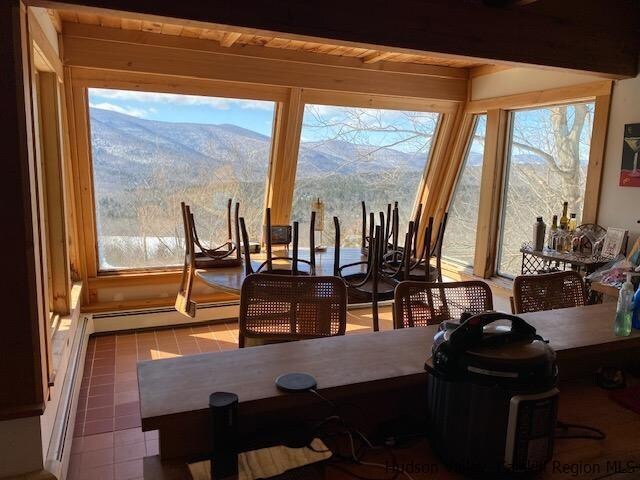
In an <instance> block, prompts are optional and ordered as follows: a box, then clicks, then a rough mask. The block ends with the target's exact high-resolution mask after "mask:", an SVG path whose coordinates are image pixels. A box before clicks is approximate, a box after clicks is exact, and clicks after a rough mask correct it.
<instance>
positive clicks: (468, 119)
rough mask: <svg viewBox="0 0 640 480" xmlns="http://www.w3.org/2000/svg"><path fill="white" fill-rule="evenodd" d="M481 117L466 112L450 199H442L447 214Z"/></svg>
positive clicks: (452, 168) (469, 266) (458, 145)
mask: <svg viewBox="0 0 640 480" xmlns="http://www.w3.org/2000/svg"><path fill="white" fill-rule="evenodd" d="M480 115H485V114H483V113H468V112H465V116H464V119H463V122H462V125H461V127H460V131H459V132H458V138H457V140H456V147H455V149H454V153H453V155H452V166H451V170H450V173H449V175H450V176H451V177H452V179H450V180H448V182H447V184H450V185H451V186H450V191H449V194H448V197H444V196H443V197H442V198H443V199H445V198H446V200H443V201H446V203H445V210H446V211H447V212H448V211H449V208H450V207H451V202H452V201H453V198H454V195H455V192H456V188H457V186H458V182H459V181H460V176H461V175H462V170H463V169H464V166H465V162H466V158H467V155H468V154H469V150H470V149H471V144H472V143H473V134H474V132H475V130H476V126H477V124H478V117H479V116H480ZM454 167H455V168H454ZM483 170H484V161H483ZM481 175H482V174H481ZM478 209H479V207H478ZM474 254H475V249H474ZM442 263H443V264H448V265H451V266H452V267H453V266H455V265H457V266H458V267H460V268H469V269H473V265H466V264H463V263H461V262H456V261H455V260H445V259H444V258H443V259H442Z"/></svg>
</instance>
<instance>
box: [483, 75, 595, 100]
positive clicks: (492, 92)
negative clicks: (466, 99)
mask: <svg viewBox="0 0 640 480" xmlns="http://www.w3.org/2000/svg"><path fill="white" fill-rule="evenodd" d="M595 80H602V78H599V77H594V76H592V75H583V74H578V73H569V72H559V71H555V70H542V69H533V68H510V69H508V70H502V71H500V72H496V73H492V74H489V75H481V76H479V77H475V78H474V79H473V81H472V84H471V99H472V100H480V99H484V98H492V97H503V96H505V95H515V94H517V93H525V92H533V91H536V90H546V89H548V88H559V87H567V86H569V85H579V84H581V83H589V82H593V81H595Z"/></svg>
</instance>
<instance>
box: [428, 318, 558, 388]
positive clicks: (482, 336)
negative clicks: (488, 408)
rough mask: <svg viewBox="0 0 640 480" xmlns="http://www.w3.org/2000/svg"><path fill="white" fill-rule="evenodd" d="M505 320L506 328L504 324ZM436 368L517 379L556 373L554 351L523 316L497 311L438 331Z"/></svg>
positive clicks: (525, 379) (434, 346)
mask: <svg viewBox="0 0 640 480" xmlns="http://www.w3.org/2000/svg"><path fill="white" fill-rule="evenodd" d="M505 321H506V322H508V323H509V324H510V325H509V326H508V327H507V326H506V325H504V323H505ZM432 353H433V358H434V368H435V370H437V371H439V372H441V373H443V374H446V375H456V376H458V375H464V376H468V375H471V376H484V377H485V378H489V377H491V378H493V379H496V378H501V379H503V380H508V379H511V380H510V381H516V382H518V383H520V382H530V381H533V382H536V383H537V382H538V381H540V380H542V381H545V380H546V379H551V378H554V377H555V376H556V366H555V353H554V351H553V349H552V348H551V347H550V346H549V345H548V344H547V343H546V342H545V341H544V340H543V339H542V338H541V337H540V336H539V335H537V334H536V330H535V328H534V327H533V326H531V325H529V324H527V323H526V322H525V321H524V320H523V319H521V318H519V317H515V316H513V315H508V314H503V313H499V312H489V313H483V314H479V315H476V316H473V317H470V318H468V319H467V320H466V321H464V322H463V323H461V324H460V325H459V326H458V327H457V328H451V329H446V330H445V331H441V332H439V333H438V334H437V335H436V337H435V338H434V344H433V348H432Z"/></svg>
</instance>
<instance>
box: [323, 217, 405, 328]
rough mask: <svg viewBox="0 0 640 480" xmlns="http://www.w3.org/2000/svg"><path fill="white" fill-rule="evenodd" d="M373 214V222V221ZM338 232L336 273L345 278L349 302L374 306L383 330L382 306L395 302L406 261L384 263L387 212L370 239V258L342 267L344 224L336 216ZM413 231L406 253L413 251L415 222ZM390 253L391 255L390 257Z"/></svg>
mask: <svg viewBox="0 0 640 480" xmlns="http://www.w3.org/2000/svg"><path fill="white" fill-rule="evenodd" d="M373 219H374V217H373V214H372V216H371V222H373ZM333 224H334V230H335V248H334V254H333V274H334V276H335V277H338V278H340V279H342V280H343V281H344V282H345V284H346V285H347V290H348V294H349V303H371V311H372V317H373V322H372V323H373V331H374V332H377V331H379V330H380V319H379V311H378V303H379V301H380V300H391V299H392V298H393V291H394V290H395V288H396V285H397V284H398V282H399V279H398V278H399V277H401V276H402V271H403V268H404V267H405V265H406V262H403V261H402V258H400V261H399V262H397V263H398V264H397V265H396V264H393V265H389V264H387V263H385V261H384V256H385V254H384V251H385V245H384V244H385V243H386V242H387V233H386V230H385V220H384V213H382V212H381V215H380V224H379V225H376V226H375V229H374V233H373V235H372V236H371V237H370V238H371V241H370V242H369V247H370V251H369V255H367V258H366V259H364V260H361V261H358V262H352V263H347V264H345V265H340V258H341V257H340V221H339V219H338V217H333ZM409 228H410V232H409V233H407V235H406V236H405V247H404V248H405V251H411V239H412V237H413V232H412V231H411V229H412V228H413V222H410V227H409ZM388 253H389V252H387V254H388Z"/></svg>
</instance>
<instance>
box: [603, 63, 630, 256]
mask: <svg viewBox="0 0 640 480" xmlns="http://www.w3.org/2000/svg"><path fill="white" fill-rule="evenodd" d="M627 123H640V75H639V76H637V77H636V78H631V79H628V80H620V81H617V82H616V83H615V85H614V87H613V98H612V101H611V112H610V115H609V131H608V133H607V148H606V151H605V161H604V171H603V176H602V187H601V191H600V209H599V211H598V221H599V222H600V223H601V224H602V225H604V226H611V227H621V228H626V229H628V230H629V234H630V240H631V241H635V239H636V238H638V236H640V224H639V223H637V222H638V220H640V187H620V186H619V177H620V165H621V162H622V142H623V140H622V138H623V133H624V126H625V124H627ZM631 245H632V244H631V243H630V244H629V246H631Z"/></svg>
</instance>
